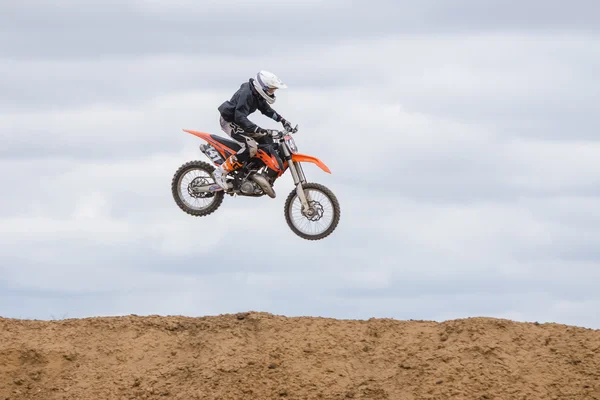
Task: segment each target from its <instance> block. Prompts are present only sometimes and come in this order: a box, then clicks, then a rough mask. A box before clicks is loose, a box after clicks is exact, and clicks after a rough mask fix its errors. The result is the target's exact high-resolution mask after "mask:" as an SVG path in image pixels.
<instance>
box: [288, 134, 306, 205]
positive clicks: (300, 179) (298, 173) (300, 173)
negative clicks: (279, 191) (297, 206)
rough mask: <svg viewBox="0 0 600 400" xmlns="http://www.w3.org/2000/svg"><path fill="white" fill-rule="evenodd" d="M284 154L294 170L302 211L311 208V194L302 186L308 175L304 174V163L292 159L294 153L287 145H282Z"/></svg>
mask: <svg viewBox="0 0 600 400" xmlns="http://www.w3.org/2000/svg"><path fill="white" fill-rule="evenodd" d="M282 148H283V155H284V157H285V158H286V159H287V162H288V165H289V168H290V171H291V172H292V178H293V179H294V185H296V193H297V194H298V197H299V198H300V202H301V203H302V212H303V213H304V212H305V211H308V210H309V208H310V207H309V205H308V202H309V201H310V195H309V194H308V193H305V192H304V188H303V187H302V184H303V183H306V176H304V170H303V169H302V165H301V164H300V163H295V162H294V161H292V154H291V153H290V151H289V149H288V148H287V146H285V145H284V146H282Z"/></svg>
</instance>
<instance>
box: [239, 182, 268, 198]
mask: <svg viewBox="0 0 600 400" xmlns="http://www.w3.org/2000/svg"><path fill="white" fill-rule="evenodd" d="M240 192H242V193H243V194H245V195H246V196H260V195H261V194H262V193H263V191H262V189H261V188H260V186H258V185H257V184H256V182H253V181H250V180H246V181H244V182H243V183H242V184H241V185H240Z"/></svg>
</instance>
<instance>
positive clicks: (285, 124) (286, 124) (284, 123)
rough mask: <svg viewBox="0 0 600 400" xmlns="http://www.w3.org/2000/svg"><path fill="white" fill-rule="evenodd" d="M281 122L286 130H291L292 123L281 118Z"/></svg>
mask: <svg viewBox="0 0 600 400" xmlns="http://www.w3.org/2000/svg"><path fill="white" fill-rule="evenodd" d="M281 124H282V125H283V127H284V128H285V130H287V131H291V130H292V124H291V123H290V121H288V120H287V119H285V118H281Z"/></svg>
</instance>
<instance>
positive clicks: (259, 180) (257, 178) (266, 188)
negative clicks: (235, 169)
mask: <svg viewBox="0 0 600 400" xmlns="http://www.w3.org/2000/svg"><path fill="white" fill-rule="evenodd" d="M250 179H252V180H253V181H254V182H256V184H257V185H258V186H260V188H261V189H262V190H263V192H265V193H266V194H267V195H268V196H269V197H270V198H272V199H274V198H275V190H273V187H272V186H271V185H270V184H269V181H267V178H265V177H264V176H262V175H260V174H253V175H251V176H250Z"/></svg>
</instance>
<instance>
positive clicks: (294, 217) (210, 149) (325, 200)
mask: <svg viewBox="0 0 600 400" xmlns="http://www.w3.org/2000/svg"><path fill="white" fill-rule="evenodd" d="M183 131H184V132H187V133H190V134H192V135H195V136H197V137H199V138H201V139H203V140H205V141H206V142H207V143H206V144H201V145H200V151H201V152H202V153H203V154H204V155H206V157H208V158H209V159H210V160H211V162H212V164H209V163H207V162H204V161H199V160H196V161H189V162H187V163H185V164H183V165H181V166H180V167H179V169H178V170H177V171H176V172H175V174H174V176H173V179H172V182H171V191H172V194H173V198H174V199H175V203H176V204H177V205H178V206H179V208H181V209H182V210H183V211H184V212H186V213H187V214H190V215H193V216H197V217H202V216H207V215H209V214H211V213H213V212H215V211H216V210H217V209H218V208H219V207H220V205H221V203H222V202H223V198H224V196H225V194H228V195H230V196H237V195H240V196H251V197H261V196H264V195H267V196H269V197H271V198H275V196H276V195H275V190H274V188H273V184H274V183H275V181H276V180H277V179H278V178H279V177H281V176H282V175H283V174H284V173H285V172H286V171H288V170H289V171H290V173H291V176H292V179H293V180H294V185H295V189H294V190H292V191H291V192H290V193H289V195H288V197H287V199H286V201H285V206H284V215H285V220H286V222H287V224H288V226H289V228H290V229H291V230H292V232H294V233H295V234H296V235H298V236H299V237H301V238H303V239H306V240H319V239H323V238H325V237H327V236H329V235H330V234H331V233H332V232H333V231H334V230H335V229H336V227H337V225H338V223H339V220H340V205H339V202H338V199H337V198H336V196H335V194H334V193H333V192H332V191H331V190H330V189H328V188H327V187H325V186H323V185H321V184H318V183H313V182H307V180H306V176H305V175H304V170H303V168H302V163H304V162H309V163H314V164H316V165H317V166H318V167H319V168H321V169H322V170H323V171H325V172H326V173H329V174H330V173H331V171H330V170H329V168H328V167H327V166H326V165H325V164H324V163H323V162H322V161H321V160H319V159H318V158H316V157H312V156H309V155H305V154H300V153H298V147H297V146H296V142H295V140H294V138H293V137H292V135H293V134H295V133H296V132H297V131H298V125H296V127H295V128H291V129H286V130H285V131H278V130H270V131H269V136H268V137H270V138H271V139H270V140H268V141H267V143H262V144H259V145H258V149H257V153H256V155H255V156H254V157H252V158H250V159H249V160H248V161H247V162H246V163H244V164H243V165H242V166H241V167H240V168H239V169H237V170H235V171H233V172H231V173H229V175H228V179H229V181H228V189H227V190H224V189H223V188H221V186H219V185H218V184H217V183H216V182H215V180H214V177H213V175H212V172H213V171H214V170H215V166H219V165H221V164H222V163H223V162H224V161H225V160H226V159H227V158H228V157H229V156H230V155H232V154H235V153H237V151H238V150H239V149H240V147H241V146H240V144H239V143H238V142H236V141H234V140H230V139H227V138H224V137H222V136H218V135H214V134H210V133H204V132H198V131H194V130H189V129H183Z"/></svg>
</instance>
